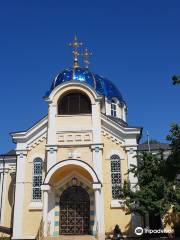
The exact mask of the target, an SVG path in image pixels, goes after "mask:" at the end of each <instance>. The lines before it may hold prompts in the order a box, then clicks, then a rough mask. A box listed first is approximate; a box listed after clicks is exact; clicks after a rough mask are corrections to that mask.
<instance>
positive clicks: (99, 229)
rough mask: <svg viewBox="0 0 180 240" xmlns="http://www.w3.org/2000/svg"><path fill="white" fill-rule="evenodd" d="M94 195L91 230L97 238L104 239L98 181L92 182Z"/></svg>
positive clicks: (100, 194)
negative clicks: (93, 213)
mask: <svg viewBox="0 0 180 240" xmlns="http://www.w3.org/2000/svg"><path fill="white" fill-rule="evenodd" d="M93 189H94V196H95V221H94V227H93V232H94V233H95V235H96V236H97V237H98V239H103V240H104V239H105V230H104V202H103V198H102V186H101V184H100V183H94V184H93Z"/></svg>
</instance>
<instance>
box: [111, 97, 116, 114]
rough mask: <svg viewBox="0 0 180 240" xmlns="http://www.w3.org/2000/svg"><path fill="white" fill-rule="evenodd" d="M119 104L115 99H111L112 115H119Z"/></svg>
mask: <svg viewBox="0 0 180 240" xmlns="http://www.w3.org/2000/svg"><path fill="white" fill-rule="evenodd" d="M116 108H117V106H116V102H115V101H114V100H112V101H111V116H113V117H116V116H117V109H116Z"/></svg>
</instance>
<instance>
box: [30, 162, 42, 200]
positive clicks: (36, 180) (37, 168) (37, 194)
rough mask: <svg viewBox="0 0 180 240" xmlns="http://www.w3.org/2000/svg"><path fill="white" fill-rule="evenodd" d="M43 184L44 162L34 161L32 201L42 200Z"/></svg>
mask: <svg viewBox="0 0 180 240" xmlns="http://www.w3.org/2000/svg"><path fill="white" fill-rule="evenodd" d="M41 184H42V160H41V158H36V159H34V166H33V183H32V199H33V200H41Z"/></svg>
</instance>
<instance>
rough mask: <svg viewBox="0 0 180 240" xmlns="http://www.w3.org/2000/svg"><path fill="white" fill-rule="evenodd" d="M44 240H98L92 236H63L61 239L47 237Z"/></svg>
mask: <svg viewBox="0 0 180 240" xmlns="http://www.w3.org/2000/svg"><path fill="white" fill-rule="evenodd" d="M43 240H97V239H96V238H95V237H94V236H90V235H83V236H82V235H71V236H70V235H69V236H65V235H61V236H59V237H46V238H44V239H43Z"/></svg>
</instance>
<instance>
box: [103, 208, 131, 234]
mask: <svg viewBox="0 0 180 240" xmlns="http://www.w3.org/2000/svg"><path fill="white" fill-rule="evenodd" d="M120 211H123V212H124V213H125V214H126V213H127V209H126V208H125V207H124V208H121V209H120ZM119 216H120V214H119ZM117 225H119V228H120V231H121V234H122V236H132V221H131V220H130V221H129V222H128V224H127V225H126V226H125V230H124V231H122V227H121V225H120V224H118V223H117ZM115 227H116V225H115V226H114V227H112V228H109V229H108V231H107V232H106V233H105V235H106V238H107V239H108V238H111V237H112V235H114V230H115Z"/></svg>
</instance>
